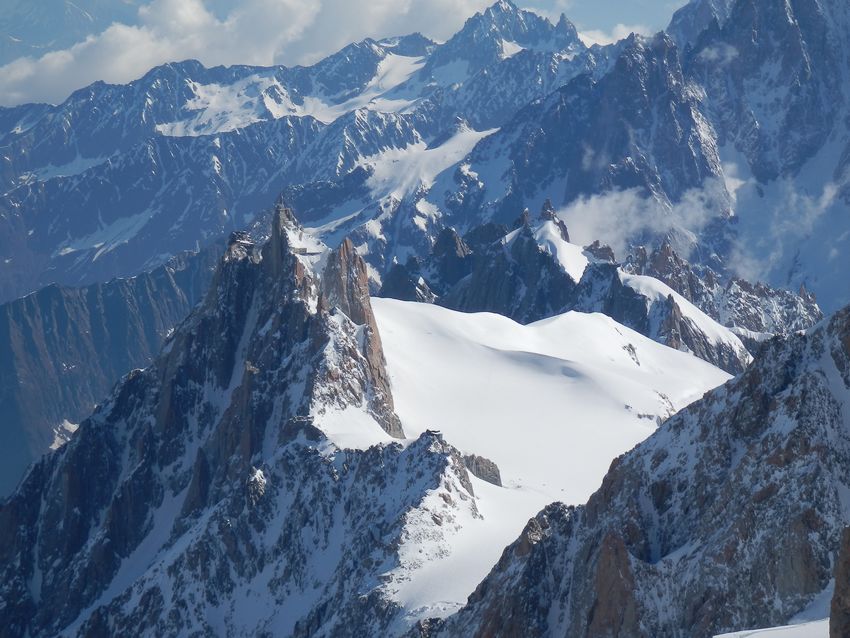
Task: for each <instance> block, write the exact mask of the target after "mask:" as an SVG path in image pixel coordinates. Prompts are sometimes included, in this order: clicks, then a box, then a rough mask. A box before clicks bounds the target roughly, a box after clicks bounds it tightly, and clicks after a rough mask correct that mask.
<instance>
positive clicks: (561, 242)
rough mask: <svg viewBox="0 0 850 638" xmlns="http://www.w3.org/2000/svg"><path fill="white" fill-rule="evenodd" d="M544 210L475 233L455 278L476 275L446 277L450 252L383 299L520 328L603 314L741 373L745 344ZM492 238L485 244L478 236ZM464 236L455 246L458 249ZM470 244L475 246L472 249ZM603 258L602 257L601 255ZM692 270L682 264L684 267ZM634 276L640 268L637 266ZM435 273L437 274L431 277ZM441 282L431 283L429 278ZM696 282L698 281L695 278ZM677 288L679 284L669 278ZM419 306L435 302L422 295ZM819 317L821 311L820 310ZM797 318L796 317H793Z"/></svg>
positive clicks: (404, 277) (396, 274)
mask: <svg viewBox="0 0 850 638" xmlns="http://www.w3.org/2000/svg"><path fill="white" fill-rule="evenodd" d="M550 209H551V207H544V209H543V212H542V214H541V215H540V217H539V219H538V220H537V221H536V222H534V223H532V222H531V221H530V219H529V216H524V217H523V218H522V219H521V220H520V221H519V222H518V227H517V228H516V230H514V231H512V232H511V233H509V234H507V235H505V236H503V237H501V238H499V239H496V240H495V241H488V240H491V239H492V237H491V236H489V231H488V230H487V229H486V228H485V229H481V230H480V231H473V232H472V233H470V237H471V238H473V239H471V240H470V241H469V242H463V244H462V246H463V248H464V250H463V252H462V257H459V256H458V254H459V253H457V252H456V251H450V254H451V255H453V258H452V259H453V260H454V261H455V263H458V261H459V260H461V261H459V263H460V264H461V265H462V266H463V267H462V268H461V267H456V268H455V269H454V272H460V273H462V272H463V271H464V269H468V270H469V271H470V272H469V274H468V275H467V276H465V277H463V278H461V279H459V280H457V281H456V282H455V283H454V285H447V283H450V282H451V281H452V280H451V279H450V278H447V277H445V276H444V275H443V276H441V273H443V272H445V270H446V269H445V268H443V269H441V268H440V265H441V264H442V263H444V259H445V258H444V257H443V254H442V253H440V254H434V255H432V256H431V257H429V259H428V260H426V262H425V263H426V266H425V267H422V268H420V267H419V264H418V262H416V270H415V271H411V269H410V268H409V267H404V268H402V267H398V268H397V269H394V270H393V271H392V272H393V277H392V279H391V280H390V282H389V284H390V285H385V286H384V287H383V288H382V290H381V292H380V293H379V294H380V296H396V295H398V296H397V297H396V298H400V299H404V300H410V299H411V297H412V296H413V295H414V294H415V291H418V290H421V289H423V288H427V289H428V290H429V291H442V296H439V297H436V295H435V299H434V301H435V302H436V303H438V304H440V305H442V306H445V307H447V308H451V309H454V310H460V311H463V312H495V313H498V314H502V315H505V316H507V317H510V318H511V319H514V320H515V321H518V322H520V323H533V322H535V321H539V320H541V319H546V318H549V317H553V316H555V315H558V314H562V313H564V312H569V311H579V312H590V313H592V312H601V313H603V314H605V315H608V316H609V317H611V318H613V319H614V320H616V321H617V322H619V323H621V324H623V325H625V326H627V327H629V328H632V329H633V330H636V331H637V332H640V333H641V334H643V335H645V336H648V337H650V338H651V339H654V340H656V341H658V342H660V343H663V344H665V345H668V346H670V347H672V348H676V349H678V350H684V351H688V352H691V353H693V354H694V355H695V356H697V357H699V358H701V359H704V360H705V361H708V362H710V363H712V364H714V365H716V366H718V367H720V368H722V369H724V370H726V371H727V372H730V373H733V374H737V373H739V372H742V371H743V370H744V368H746V366H747V365H748V364H749V362H750V359H751V357H750V354H749V353H748V352H747V349H746V348H745V346H744V345H743V343H742V342H741V340H740V338H739V337H738V336H736V335H735V334H733V333H732V331H730V330H728V329H725V328H724V327H722V326H721V325H719V324H718V323H717V322H716V321H714V319H713V318H712V317H709V316H708V315H706V314H704V313H703V312H701V310H700V309H698V308H697V307H695V306H694V305H692V304H691V303H690V302H689V301H688V300H687V299H686V298H684V296H683V295H677V292H676V291H674V290H673V289H672V288H670V287H668V286H667V285H665V283H664V282H663V281H660V280H658V279H654V278H651V277H649V276H643V275H634V274H632V273H630V272H626V270H624V268H621V267H620V266H619V265H618V264H616V263H612V262H611V261H609V255H608V251H605V250H604V248H603V247H602V246H597V247H596V248H595V249H594V250H595V252H594V251H588V250H584V249H582V248H581V247H580V246H576V245H574V244H570V243H569V241H568V238H569V230H568V229H567V227H566V225H565V224H564V222H563V221H562V220H560V219H558V218H557V216H554V213H553V212H552V211H551V210H550ZM478 235H481V236H483V237H486V240H483V241H478V240H477V236H478ZM457 241H460V239H459V238H458V239H457V240H455V241H454V242H453V244H452V245H453V246H458V245H459V244H457ZM471 245H475V246H476V249H475V250H473V249H472V247H471ZM595 253H599V254H600V255H601V258H600V257H598V256H597V254H595ZM686 266H687V264H686V263H684V262H683V266H682V268H683V269H684V268H685V267H686ZM631 270H632V271H634V270H635V269H634V268H631ZM431 273H434V274H431ZM429 275H430V276H431V277H434V278H435V279H436V281H437V282H438V283H437V284H434V285H432V284H431V279H428V278H427V277H428V276H429ZM694 278H695V276H694ZM668 279H669V280H671V281H673V283H677V284H678V283H681V282H679V281H678V279H675V278H671V277H668ZM416 300H419V301H430V299H427V298H425V297H424V295H417V299H416ZM818 312H819V311H818ZM789 314H790V313H789Z"/></svg>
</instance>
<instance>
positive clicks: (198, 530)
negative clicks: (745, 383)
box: [0, 209, 728, 636]
mask: <svg viewBox="0 0 850 638" xmlns="http://www.w3.org/2000/svg"><path fill="white" fill-rule="evenodd" d="M382 344H384V345H382ZM412 344H416V345H415V346H412ZM588 344H594V345H593V347H590V348H589V347H588ZM385 351H386V353H388V354H387V356H386V361H385V354H384V353H385ZM390 353H391V354H390ZM446 365H449V366H450V367H451V369H452V370H453V374H454V375H456V376H450V375H446V374H445V373H444V372H443V369H444V366H446ZM484 370H489V371H490V372H491V373H492V375H491V376H489V377H488V376H486V375H483V376H482V375H481V374H480V373H481V371H484ZM476 375H477V376H478V378H476ZM727 378H728V376H727V375H725V374H724V373H723V372H721V371H720V370H717V369H716V368H713V367H712V366H710V365H708V364H706V363H704V362H702V361H700V360H698V359H696V358H694V357H692V356H690V355H687V354H685V353H680V352H676V351H675V350H672V349H670V348H666V347H663V346H661V345H659V344H656V343H654V342H652V341H650V340H648V339H646V338H644V337H641V336H640V335H638V334H636V333H634V332H631V331H629V330H628V329H626V328H624V327H622V326H619V325H618V324H616V323H615V322H613V321H612V320H611V319H609V318H607V317H604V316H602V315H580V314H571V315H565V316H562V317H558V318H555V319H552V320H548V321H546V322H542V323H540V324H535V325H531V326H521V325H519V324H516V323H514V322H512V321H510V320H509V319H507V318H504V317H498V316H495V315H460V314H458V313H455V312H453V311H450V310H447V309H442V308H438V307H435V306H429V305H424V304H417V303H406V302H398V301H378V302H376V311H374V312H373V310H372V307H371V304H370V302H369V298H368V280H367V273H366V267H365V264H364V263H363V261H362V260H361V259H360V258H359V257H358V256H357V255H356V254H355V253H354V251H353V249H352V245H351V243H350V242H344V243H343V244H342V246H341V247H340V248H339V249H337V250H334V251H328V250H327V249H325V248H324V247H323V246H321V245H320V244H317V243H315V242H314V241H313V240H312V239H310V238H309V236H307V235H305V234H304V233H303V232H302V231H301V229H300V228H299V227H298V226H297V225H296V224H295V222H294V219H293V218H292V217H291V214H289V213H288V212H286V211H284V210H282V209H279V210H278V211H277V213H276V219H275V224H274V226H273V233H272V236H271V238H270V239H269V241H268V242H267V243H266V244H265V245H264V246H262V247H260V246H257V245H255V244H252V243H250V242H249V241H247V240H246V239H245V238H244V236H239V235H237V236H234V238H233V239H232V241H231V242H230V245H229V247H228V249H227V252H226V254H225V256H224V259H223V261H222V263H221V265H220V267H219V269H218V271H217V273H216V275H215V277H214V281H213V285H212V288H211V290H210V292H209V293H208V295H207V297H206V299H205V300H204V302H203V303H202V304H201V305H200V306H199V307H198V308H197V309H196V310H195V311H194V312H193V313H192V315H191V316H190V317H189V319H187V320H186V321H185V322H183V323H182V324H181V325H180V326H179V327H178V328H177V330H176V332H175V333H174V335H173V336H172V337H170V339H169V340H168V342H167V343H166V345H165V348H164V350H163V353H162V354H161V355H160V356H159V357H158V359H157V360H156V361H155V362H154V363H153V365H152V366H151V367H149V368H148V369H147V370H144V371H135V372H133V373H131V374H129V375H128V376H127V377H126V378H125V379H124V380H123V381H122V382H121V383H120V384H119V385H118V386H117V387H116V389H115V391H114V392H113V393H112V395H111V396H110V397H109V398H108V399H107V400H106V401H105V402H104V403H103V404H102V405H101V406H100V407H98V409H97V410H96V412H95V413H94V415H92V416H91V417H90V418H89V419H86V420H85V421H83V422H82V423H81V424H80V427H79V429H78V430H77V432H76V433H75V434H74V436H73V437H72V438H71V440H70V441H69V442H68V443H67V444H66V445H64V446H63V447H62V448H60V449H59V450H58V451H56V452H54V453H53V454H51V455H50V456H47V457H45V458H44V459H43V460H42V461H41V462H39V463H38V464H36V465H35V466H34V467H33V468H32V469H31V470H30V472H29V474H28V475H27V477H26V479H25V480H24V481H23V483H22V484H21V486H20V487H19V488H18V490H17V491H16V493H15V494H14V495H13V496H12V497H11V498H10V499H9V500H7V501H6V502H5V503H3V505H2V506H0V530H2V532H0V533H2V534H3V543H2V549H0V565H2V570H3V573H4V577H3V583H4V586H3V588H2V590H0V599H2V603H3V604H2V605H0V618H2V622H0V632H2V634H3V635H9V636H11V635H20V634H21V633H29V635H33V636H35V635H53V634H55V633H59V632H61V633H66V634H70V635H90V634H92V633H94V634H104V633H105V634H115V633H124V632H126V631H130V630H131V629H130V628H132V631H133V632H134V633H136V634H139V635H184V634H185V633H189V632H190V631H191V630H194V629H198V628H201V630H202V631H204V632H207V633H219V634H223V633H227V634H229V635H256V633H258V632H271V633H274V634H276V635H295V636H302V635H304V636H306V635H335V636H338V635H339V636H344V635H351V636H354V635H358V636H359V635H363V634H364V633H365V634H371V635H379V634H382V635H386V634H389V635H400V634H401V633H403V632H405V631H406V630H407V629H408V628H409V627H410V626H411V625H412V624H413V623H415V622H417V621H418V620H421V619H423V618H428V617H431V616H435V615H442V616H445V615H448V614H450V613H452V612H454V611H455V610H456V609H457V608H459V607H460V606H461V605H462V604H463V601H464V600H465V599H466V597H467V596H468V595H469V594H470V593H471V592H472V590H473V589H474V587H475V585H476V584H477V582H478V581H479V580H480V579H481V578H483V577H484V576H485V575H486V573H487V571H488V570H489V569H490V566H491V565H492V563H493V562H494V561H495V560H496V558H497V557H498V553H499V551H501V547H503V546H504V544H505V543H506V542H508V541H509V540H510V538H512V537H513V536H515V535H516V534H517V533H519V531H520V530H521V529H522V526H523V525H524V524H525V521H526V520H527V519H528V516H529V515H531V514H533V512H534V511H535V510H536V509H538V508H539V507H541V506H542V505H543V504H545V503H547V502H549V501H551V500H552V499H553V498H569V499H574V500H576V501H579V500H582V499H584V498H585V497H586V496H587V494H589V493H590V491H592V489H593V486H594V484H595V483H596V481H597V480H598V478H599V477H601V475H602V474H603V473H604V470H605V467H606V466H607V465H608V463H609V462H610V458H611V457H612V456H614V455H616V454H617V453H619V452H621V451H622V450H624V449H626V448H627V447H629V446H630V445H632V444H633V443H634V442H636V441H639V440H641V439H643V438H644V437H645V436H646V435H647V434H649V433H650V432H652V431H653V430H654V429H655V428H656V426H657V424H658V423H659V422H660V421H661V420H662V419H664V418H666V417H667V416H669V415H670V414H672V413H673V412H675V411H676V410H677V409H679V408H680V407H682V406H684V405H686V404H688V403H689V402H690V401H692V400H693V399H695V398H698V397H699V396H700V395H701V394H702V393H703V392H704V391H706V390H707V389H710V388H711V387H714V386H716V385H717V384H719V383H722V382H723V381H725V380H726V379H727ZM391 389H392V393H391ZM426 389H428V390H431V391H432V392H433V395H429V394H428V393H426V392H424V390H426ZM494 393H497V394H498V395H500V396H501V397H503V398H502V400H501V402H494V401H492V395H493V394H494ZM588 396H592V397H594V400H593V401H589V402H585V403H582V402H583V400H584V399H586V398H587V397H588ZM435 397H440V398H441V399H440V400H435ZM579 405H583V406H584V407H583V408H581V409H579ZM397 415H398V416H397ZM436 428H441V429H443V434H442V435H441V434H438V433H436V432H435V431H434V430H435V429H436ZM402 436H407V437H409V438H406V439H399V438H397V437H402ZM542 437H545V438H547V439H548V440H550V441H551V442H552V443H553V445H552V446H550V447H549V448H548V449H547V450H545V451H543V452H541V450H540V448H539V444H538V441H539V438H542ZM452 440H455V441H457V443H455V444H453V443H451V441H452ZM567 448H568V449H567ZM488 455H490V456H492V457H495V458H488ZM565 455H566V456H565ZM565 459H567V460H568V461H569V462H570V464H571V465H572V468H567V467H565V465H564V461H565ZM494 461H496V463H494ZM497 463H498V464H499V465H497ZM57 529H61V530H62V532H61V533H60V534H57V533H56V530H57ZM461 565H462V566H463V567H462V569H460V566H461ZM458 574H463V575H462V576H458ZM447 580H450V581H451V585H450V586H447V585H446V582H447Z"/></svg>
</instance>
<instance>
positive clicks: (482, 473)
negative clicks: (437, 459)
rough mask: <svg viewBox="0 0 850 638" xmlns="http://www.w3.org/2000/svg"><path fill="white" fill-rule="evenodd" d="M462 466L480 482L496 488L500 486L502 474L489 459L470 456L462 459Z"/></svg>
mask: <svg viewBox="0 0 850 638" xmlns="http://www.w3.org/2000/svg"><path fill="white" fill-rule="evenodd" d="M463 464H464V465H465V466H466V469H468V470H469V471H470V472H472V474H473V475H474V476H477V477H478V478H480V479H481V480H482V481H486V482H487V483H492V484H493V485H497V486H498V487H501V486H502V473H501V472H500V471H499V466H498V465H496V464H495V463H494V462H493V461H491V460H490V459H485V458H484V457H483V456H477V455H475V454H470V455H467V456H464V457H463Z"/></svg>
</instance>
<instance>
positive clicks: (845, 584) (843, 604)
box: [829, 527, 850, 638]
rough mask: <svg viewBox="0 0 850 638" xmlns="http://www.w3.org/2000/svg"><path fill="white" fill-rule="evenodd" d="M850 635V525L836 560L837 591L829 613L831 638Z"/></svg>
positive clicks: (842, 538) (843, 536) (842, 637)
mask: <svg viewBox="0 0 850 638" xmlns="http://www.w3.org/2000/svg"><path fill="white" fill-rule="evenodd" d="M845 636H850V527H848V528H846V529H845V530H844V534H843V535H842V536H841V547H840V549H839V550H838V557H837V558H836V561H835V592H834V593H833V595H832V605H831V607H830V613H829V638H844V637H845Z"/></svg>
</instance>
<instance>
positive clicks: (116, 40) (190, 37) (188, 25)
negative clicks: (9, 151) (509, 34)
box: [0, 0, 685, 106]
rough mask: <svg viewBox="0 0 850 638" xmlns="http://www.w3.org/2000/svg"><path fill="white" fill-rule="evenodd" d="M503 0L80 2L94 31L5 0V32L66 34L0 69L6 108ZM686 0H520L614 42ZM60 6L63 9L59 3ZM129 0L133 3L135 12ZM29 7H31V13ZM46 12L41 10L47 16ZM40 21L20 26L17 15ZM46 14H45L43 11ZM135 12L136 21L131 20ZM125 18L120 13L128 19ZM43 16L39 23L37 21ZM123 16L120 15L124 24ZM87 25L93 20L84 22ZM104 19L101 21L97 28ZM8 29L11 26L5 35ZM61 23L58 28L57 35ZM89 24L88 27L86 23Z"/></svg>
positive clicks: (454, 21)
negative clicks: (179, 63)
mask: <svg viewBox="0 0 850 638" xmlns="http://www.w3.org/2000/svg"><path fill="white" fill-rule="evenodd" d="M493 1H494V0H122V3H123V7H122V12H121V13H120V14H118V13H115V14H114V15H113V14H110V11H113V10H114V8H115V7H117V6H118V5H116V4H115V3H114V0H77V2H76V3H75V5H74V6H75V7H82V8H84V9H87V11H88V12H89V13H90V14H92V15H95V16H96V17H97V18H98V19H97V20H95V21H93V22H92V25H93V26H92V31H91V32H87V31H85V27H80V26H79V24H80V21H79V20H77V22H76V23H75V26H76V30H74V31H72V34H73V35H72V37H71V41H70V42H69V41H68V39H69V38H68V33H69V25H63V23H62V20H61V19H58V20H57V19H56V16H61V15H63V14H62V13H57V12H61V11H63V9H62V7H64V3H63V2H62V1H61V0H38V2H39V4H38V5H37V9H38V11H33V10H32V5H29V4H28V3H30V2H32V0H4V2H10V3H11V4H10V6H9V7H8V8H7V9H6V10H5V13H4V15H3V16H0V18H2V19H0V37H3V36H14V33H13V31H15V29H18V30H19V31H21V32H29V33H33V32H35V33H37V34H38V33H39V32H40V31H41V30H43V31H45V33H43V34H42V35H43V40H44V41H49V40H51V39H55V38H56V37H59V36H60V35H64V36H65V39H64V40H63V41H62V45H61V46H62V47H64V48H61V49H60V50H57V51H39V55H38V56H31V57H23V58H18V59H15V60H13V61H12V62H10V63H8V64H6V65H4V66H0V106H10V105H14V104H20V103H22V102H33V101H44V102H54V103H55V102H59V101H61V100H63V99H65V98H66V97H67V96H68V95H69V94H70V93H71V92H72V91H74V90H76V89H78V88H81V87H83V86H87V85H88V84H91V83H92V82H94V81H96V80H104V81H107V82H113V83H123V82H128V81H130V80H132V79H135V78H137V77H140V76H141V75H143V74H144V73H145V72H146V71H148V70H149V69H150V68H152V67H154V66H157V65H159V64H163V63H165V62H169V61H174V60H185V59H189V58H195V59H198V60H200V61H201V62H203V63H204V64H206V65H209V66H213V65H218V64H224V65H230V64H255V65H270V64H288V65H291V64H297V63H310V62H314V61H316V60H318V59H320V58H322V57H324V56H325V55H327V54H329V53H331V52H333V51H335V50H338V49H339V48H341V47H342V46H344V45H346V44H348V43H350V42H354V41H357V40H362V39H363V38H366V37H382V36H389V35H401V34H405V33H411V32H413V31H421V32H423V33H425V34H426V35H428V36H431V37H433V38H436V39H446V38H448V37H449V36H451V35H452V34H453V33H454V32H456V31H457V30H458V29H459V28H460V27H461V26H462V24H463V22H464V20H465V19H466V18H468V17H469V16H471V15H472V14H473V13H475V12H476V11H479V10H482V9H484V8H486V7H487V6H488V5H490V4H492V2H493ZM684 1H685V0H517V3H518V4H520V5H521V6H524V7H527V8H533V9H535V10H538V11H539V12H541V13H544V14H546V15H548V16H550V17H552V18H553V19H554V18H557V16H558V15H559V14H560V13H561V12H564V13H566V15H567V17H569V18H570V19H571V20H572V21H573V22H574V23H575V24H576V25H577V26H578V28H579V31H580V32H582V34H583V35H584V36H586V39H587V40H590V41H601V42H605V41H611V40H613V39H619V38H622V37H625V36H626V35H628V34H629V33H630V32H631V31H632V30H636V31H639V32H655V31H658V30H660V29H662V28H663V27H664V26H665V25H666V24H667V22H668V21H669V19H670V16H671V15H672V14H673V11H674V10H675V8H676V7H677V6H680V5H681V4H684ZM54 5H55V6H54ZM127 5H130V6H131V7H132V10H131V11H127ZM21 7H24V9H23V10H22V9H21ZM39 12H40V14H42V15H40V16H39ZM18 15H20V16H23V17H22V18H20V20H22V21H26V20H29V21H30V24H26V25H22V26H16V25H15V20H16V19H18V18H17V17H16V16H18ZM33 15H36V16H37V17H36V18H33ZM128 15H130V16H133V19H128ZM119 16H120V17H119ZM33 20H36V22H35V23H34V24H33V23H32V22H33ZM116 20H120V21H116ZM83 24H85V22H83ZM95 24H96V25H97V26H94V25H95ZM4 28H5V29H7V30H8V33H3V30H4ZM51 28H52V29H54V30H55V32H56V34H55V35H54V34H53V33H52V32H51V33H48V32H47V31H49V30H50V29H51ZM81 28H82V29H83V30H82V31H80V30H79V29H81Z"/></svg>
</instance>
